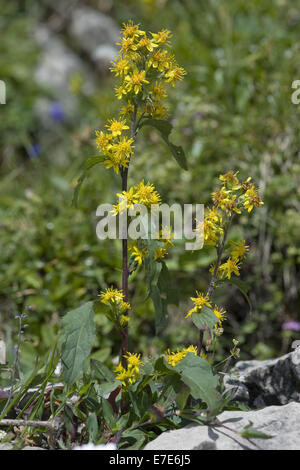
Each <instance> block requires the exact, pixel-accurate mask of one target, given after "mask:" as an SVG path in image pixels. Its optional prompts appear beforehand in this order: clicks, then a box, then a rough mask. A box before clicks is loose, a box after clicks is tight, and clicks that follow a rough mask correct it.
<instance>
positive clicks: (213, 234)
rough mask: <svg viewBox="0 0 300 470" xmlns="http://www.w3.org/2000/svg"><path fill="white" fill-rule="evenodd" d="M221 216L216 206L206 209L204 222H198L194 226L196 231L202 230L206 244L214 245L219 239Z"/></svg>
mask: <svg viewBox="0 0 300 470" xmlns="http://www.w3.org/2000/svg"><path fill="white" fill-rule="evenodd" d="M221 224H222V216H221V215H220V213H219V212H218V211H217V209H216V208H213V209H208V212H207V213H206V215H205V217H204V222H198V224H197V226H196V232H197V231H202V230H203V231H204V242H205V243H206V245H211V246H215V245H216V244H217V242H218V240H219V237H220V235H222V234H223V228H222V227H221Z"/></svg>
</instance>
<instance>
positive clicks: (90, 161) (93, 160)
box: [72, 155, 104, 207]
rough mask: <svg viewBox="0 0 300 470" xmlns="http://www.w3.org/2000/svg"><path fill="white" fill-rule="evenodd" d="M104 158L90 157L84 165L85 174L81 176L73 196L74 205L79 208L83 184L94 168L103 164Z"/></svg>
mask: <svg viewBox="0 0 300 470" xmlns="http://www.w3.org/2000/svg"><path fill="white" fill-rule="evenodd" d="M103 161H104V157H103V156H102V155H100V156H96V157H90V158H88V159H87V161H86V162H85V164H84V168H83V172H82V174H81V175H80V176H79V178H78V180H77V183H76V186H75V189H74V194H73V200H72V205H73V206H75V207H77V205H78V198H79V192H80V189H81V186H82V183H83V182H84V180H85V179H86V177H87V175H88V173H89V171H90V170H91V169H92V168H94V166H96V165H98V164H99V163H103Z"/></svg>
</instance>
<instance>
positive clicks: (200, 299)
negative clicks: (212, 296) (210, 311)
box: [185, 291, 211, 318]
mask: <svg viewBox="0 0 300 470" xmlns="http://www.w3.org/2000/svg"><path fill="white" fill-rule="evenodd" d="M196 294H197V297H191V300H192V301H193V303H194V307H193V308H191V310H189V312H188V313H187V315H186V317H185V318H188V317H190V316H191V315H192V314H193V313H199V312H200V311H201V310H202V308H203V307H204V306H206V307H210V308H211V303H210V300H209V297H208V295H204V294H202V293H201V292H198V291H196Z"/></svg>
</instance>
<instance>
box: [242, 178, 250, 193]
mask: <svg viewBox="0 0 300 470" xmlns="http://www.w3.org/2000/svg"><path fill="white" fill-rule="evenodd" d="M251 179H252V178H251V176H249V178H247V179H246V181H243V183H242V190H243V191H244V192H246V191H247V190H248V189H250V188H251V186H252V183H251Z"/></svg>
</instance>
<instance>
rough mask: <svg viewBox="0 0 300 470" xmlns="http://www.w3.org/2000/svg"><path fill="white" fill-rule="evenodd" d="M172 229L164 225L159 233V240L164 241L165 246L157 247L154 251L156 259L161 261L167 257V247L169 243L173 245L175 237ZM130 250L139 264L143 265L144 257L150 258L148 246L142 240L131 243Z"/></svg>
mask: <svg viewBox="0 0 300 470" xmlns="http://www.w3.org/2000/svg"><path fill="white" fill-rule="evenodd" d="M170 229H171V230H172V227H170ZM171 230H168V229H167V227H164V228H163V229H162V230H160V231H159V233H158V234H157V236H158V239H159V241H161V242H163V243H164V246H163V247H158V248H156V250H155V253H154V260H155V261H159V260H161V259H163V258H165V257H166V256H167V254H168V251H167V249H166V247H167V246H169V245H170V246H173V242H172V239H173V238H174V233H172V231H171ZM129 251H130V253H131V256H132V257H133V261H134V262H136V263H138V265H139V266H141V265H142V264H143V261H144V259H145V258H148V256H149V252H148V250H147V248H146V245H145V244H143V242H142V241H140V242H139V243H137V242H131V243H130V244H129Z"/></svg>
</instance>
